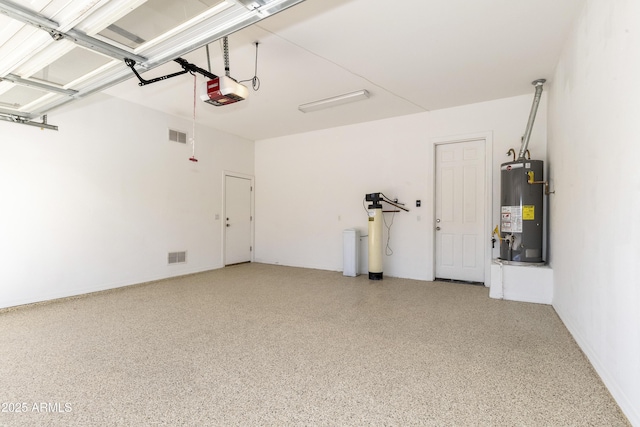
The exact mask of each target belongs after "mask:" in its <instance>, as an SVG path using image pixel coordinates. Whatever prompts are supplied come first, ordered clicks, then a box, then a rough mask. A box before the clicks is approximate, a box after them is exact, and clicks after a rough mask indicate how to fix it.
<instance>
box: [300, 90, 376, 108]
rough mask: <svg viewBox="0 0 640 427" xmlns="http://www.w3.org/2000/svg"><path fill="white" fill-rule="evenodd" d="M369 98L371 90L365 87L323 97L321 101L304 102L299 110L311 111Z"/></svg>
mask: <svg viewBox="0 0 640 427" xmlns="http://www.w3.org/2000/svg"><path fill="white" fill-rule="evenodd" d="M367 98H369V91H367V90H364V89H363V90H357V91H355V92H349V93H345V94H342V95H338V96H332V97H331V98H326V99H321V100H320V101H314V102H309V103H308V104H302V105H300V106H298V110H300V111H302V112H303V113H310V112H312V111H318V110H323V109H325V108H331V107H335V106H338V105H343V104H348V103H350V102H355V101H360V100H362V99H367Z"/></svg>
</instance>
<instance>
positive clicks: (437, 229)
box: [227, 225, 440, 231]
mask: <svg viewBox="0 0 640 427" xmlns="http://www.w3.org/2000/svg"><path fill="white" fill-rule="evenodd" d="M227 227H228V225H227ZM436 231H440V227H436Z"/></svg>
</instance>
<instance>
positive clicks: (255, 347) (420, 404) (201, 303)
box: [0, 264, 628, 426]
mask: <svg viewBox="0 0 640 427" xmlns="http://www.w3.org/2000/svg"><path fill="white" fill-rule="evenodd" d="M0 333H1V342H2V345H1V346H0V403H2V404H3V406H4V408H5V409H7V410H8V409H11V408H13V411H7V412H0V425H3V426H4V425H7V426H22V425H24V426H33V425H43V426H44V425H52V426H108V425H118V426H142V425H171V426H179V425H184V426H236V425H237V426H253V425H273V426H284V425H331V426H344V425H362V426H369V425H398V426H407V425H427V426H430V425H432V426H447V425H451V426H462V425H465V426H466V425H474V426H491V425H495V426H515V425H518V426H540V425H545V426H557V425H563V426H573V425H575V426H585V425H592V426H624V425H628V423H627V421H626V419H625V418H624V416H623V415H622V414H621V412H620V411H619V409H618V407H617V406H616V404H615V402H614V401H613V399H612V398H611V396H610V395H609V393H608V392H607V390H606V389H605V387H604V386H603V384H602V382H601V381H600V379H599V378H598V376H597V375H596V373H595V372H594V371H593V369H592V368H591V366H590V364H589V362H588V361H587V360H586V358H585V357H584V355H583V354H582V352H581V351H580V349H579V348H578V347H577V345H576V344H575V342H574V341H573V340H572V338H571V336H570V335H569V333H568V332H567V330H566V328H565V327H564V326H563V325H562V323H561V321H560V320H559V318H558V317H557V316H556V314H555V312H554V311H553V308H551V307H550V306H545V305H536V304H526V303H517V302H509V301H498V300H492V299H489V298H488V289H486V288H484V287H478V286H468V285H461V284H453V283H431V282H420V281H413V280H404V279H395V278H385V279H384V280H383V281H381V282H372V281H369V280H368V279H367V278H366V276H359V277H357V278H351V277H344V276H342V275H341V274H340V273H337V272H328V271H318V270H308V269H300V268H290V267H281V266H270V265H262V264H246V265H239V266H234V267H227V268H224V269H221V270H216V271H212V272H207V273H202V274H196V275H192V276H187V277H183V278H178V279H169V280H164V281H159V282H154V283H151V284H146V285H141V286H134V287H129V288H124V289H119V290H115V291H109V292H103V293H98V294H93V295H90V296H87V297H81V298H75V299H68V300H62V301H57V302H53V303H48V304H41V305H34V306H25V307H20V308H17V309H11V310H6V311H3V312H0ZM12 402H13V406H10V405H9V403H12ZM17 403H19V404H20V407H21V409H26V411H25V412H20V413H16V412H15V409H16V407H17V406H16V404H17ZM23 403H24V404H26V406H25V405H22V404H23ZM42 403H45V405H44V406H42ZM43 408H46V409H45V410H42V409H43Z"/></svg>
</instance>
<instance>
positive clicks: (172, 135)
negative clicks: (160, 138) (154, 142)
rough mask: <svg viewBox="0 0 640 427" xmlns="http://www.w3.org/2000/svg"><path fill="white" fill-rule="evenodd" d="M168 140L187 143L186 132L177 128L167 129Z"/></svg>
mask: <svg viewBox="0 0 640 427" xmlns="http://www.w3.org/2000/svg"><path fill="white" fill-rule="evenodd" d="M169 141H172V142H179V143H180V144H186V143H187V134H186V133H184V132H180V131H179V130H173V129H169Z"/></svg>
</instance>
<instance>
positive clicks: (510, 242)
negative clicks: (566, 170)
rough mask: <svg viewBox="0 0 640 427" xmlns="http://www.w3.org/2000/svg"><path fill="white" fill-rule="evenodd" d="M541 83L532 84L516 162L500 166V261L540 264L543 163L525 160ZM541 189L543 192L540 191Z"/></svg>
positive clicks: (547, 192) (510, 151)
mask: <svg viewBox="0 0 640 427" xmlns="http://www.w3.org/2000/svg"><path fill="white" fill-rule="evenodd" d="M544 82H545V80H544V79H540V80H536V81H534V82H533V83H532V84H533V85H534V86H535V90H536V92H535V96H534V100H533V105H532V107H531V113H530V114H529V121H528V123H527V128H526V130H525V133H524V135H523V137H522V145H521V147H520V152H519V154H518V158H517V159H516V156H515V154H516V153H515V150H514V149H510V150H509V152H508V153H507V154H511V153H512V154H513V161H511V162H507V163H503V164H502V165H501V166H500V233H499V238H500V259H501V260H503V261H513V262H523V263H543V262H544V259H543V253H542V240H543V239H542V236H543V218H544V215H543V214H544V212H543V209H544V208H543V206H544V205H543V198H544V195H545V194H549V185H548V183H547V182H546V181H543V173H544V162H543V161H542V160H531V158H530V156H529V157H528V158H525V155H526V154H527V153H528V152H529V150H527V145H528V144H529V138H530V136H531V129H532V127H533V122H534V121H535V116H536V112H537V110H538V104H539V103H540V97H541V94H542V85H543V84H544ZM543 187H544V188H543Z"/></svg>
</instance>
